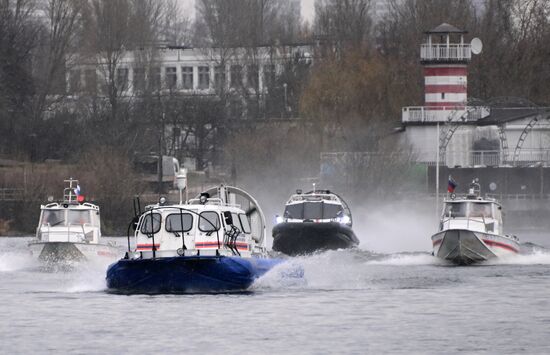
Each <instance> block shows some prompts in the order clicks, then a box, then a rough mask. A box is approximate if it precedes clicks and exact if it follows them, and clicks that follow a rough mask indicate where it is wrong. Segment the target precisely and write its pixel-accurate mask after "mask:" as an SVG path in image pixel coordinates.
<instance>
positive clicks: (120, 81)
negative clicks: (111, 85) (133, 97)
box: [115, 68, 128, 92]
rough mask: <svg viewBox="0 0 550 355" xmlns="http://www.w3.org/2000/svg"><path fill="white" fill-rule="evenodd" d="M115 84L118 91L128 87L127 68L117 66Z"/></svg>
mask: <svg viewBox="0 0 550 355" xmlns="http://www.w3.org/2000/svg"><path fill="white" fill-rule="evenodd" d="M115 84H116V87H117V89H118V90H119V92H120V91H125V90H126V89H127V88H128V68H118V69H117V70H116V81H115Z"/></svg>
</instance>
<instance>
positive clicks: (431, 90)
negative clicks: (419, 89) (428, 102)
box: [424, 85, 468, 94]
mask: <svg viewBox="0 0 550 355" xmlns="http://www.w3.org/2000/svg"><path fill="white" fill-rule="evenodd" d="M424 91H425V92H426V94H438V93H442V92H444V93H450V94H466V93H467V91H468V89H467V88H466V86H465V85H426V88H425V90H424Z"/></svg>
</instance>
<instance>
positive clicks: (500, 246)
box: [483, 239, 519, 253]
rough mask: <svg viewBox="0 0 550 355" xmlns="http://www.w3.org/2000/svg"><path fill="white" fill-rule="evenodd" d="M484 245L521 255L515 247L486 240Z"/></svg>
mask: <svg viewBox="0 0 550 355" xmlns="http://www.w3.org/2000/svg"><path fill="white" fill-rule="evenodd" d="M483 243H485V244H487V245H490V246H493V247H499V248H502V249H507V250H510V251H513V252H514V253H519V250H517V249H516V248H514V247H512V246H510V245H508V244H504V243H500V242H495V241H494V240H485V239H484V240H483Z"/></svg>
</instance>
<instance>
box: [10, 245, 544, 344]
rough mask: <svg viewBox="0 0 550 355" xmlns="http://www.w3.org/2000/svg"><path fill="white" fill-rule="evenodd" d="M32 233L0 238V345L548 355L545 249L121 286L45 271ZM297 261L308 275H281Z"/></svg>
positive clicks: (317, 260) (315, 259)
mask: <svg viewBox="0 0 550 355" xmlns="http://www.w3.org/2000/svg"><path fill="white" fill-rule="evenodd" d="M28 240H29V239H28V238H0V305H1V309H2V321H1V322H0V344H1V345H0V346H1V347H0V353H25V354H29V353H45V352H56V353H76V354H90V353H91V354H99V353H102V354H103V353H144V352H145V353H153V352H157V353H166V352H172V353H184V352H185V353H199V352H201V353H224V354H242V353H254V354H280V353H288V354H294V353H304V354H324V353H337V354H343V353H345V354H365V353H372V354H378V353H407V354H410V353H413V354H416V353H419V354H442V353H451V354H452V353H491V354H493V353H495V354H496V353H498V354H517V353H520V352H525V353H533V354H544V353H546V354H548V353H550V337H549V336H548V330H549V329H550V301H549V289H550V288H549V286H550V251H548V252H547V251H546V249H544V248H540V249H539V248H534V249H532V248H528V247H526V248H525V249H526V250H528V251H527V252H526V254H524V255H519V256H517V257H514V258H512V259H509V260H504V261H499V262H493V263H489V264H485V265H480V266H470V267H457V266H450V265H447V264H445V263H443V262H440V261H438V260H437V259H435V258H433V257H432V256H431V255H430V254H429V253H425V252H416V253H415V252H413V253H392V254H373V253H371V252H369V251H366V250H352V251H349V250H348V251H330V252H325V253H321V254H318V255H313V256H310V257H300V258H294V259H291V260H289V261H288V262H287V263H285V264H282V265H279V266H277V267H276V268H275V269H273V270H272V271H271V272H269V273H268V274H266V275H265V276H264V277H262V278H261V279H259V280H258V282H256V284H254V286H253V288H252V290H251V292H248V293H244V294H220V295H157V296H145V295H135V296H123V295H114V294H109V293H107V292H105V281H104V278H105V269H106V266H107V264H106V263H104V264H83V265H78V266H75V268H74V269H71V270H52V269H48V270H46V269H44V268H43V267H41V266H40V265H39V264H37V263H35V262H33V261H32V259H31V258H30V257H29V256H28V254H27V251H26V243H27V241H28ZM541 240H542V241H545V240H546V239H545V238H539V242H540V241H541ZM548 240H549V241H550V239H548ZM118 243H119V244H122V245H123V244H124V241H123V240H122V239H118ZM542 244H544V243H542ZM531 249H532V250H531ZM296 265H298V266H299V267H301V268H302V269H303V270H304V278H303V279H299V280H297V279H289V278H287V277H285V275H287V274H288V273H285V270H291V269H293V268H295V267H296Z"/></svg>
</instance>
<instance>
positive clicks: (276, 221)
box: [275, 215, 284, 224]
mask: <svg viewBox="0 0 550 355" xmlns="http://www.w3.org/2000/svg"><path fill="white" fill-rule="evenodd" d="M283 222H284V219H283V217H281V216H279V215H275V223H277V224H279V223H283Z"/></svg>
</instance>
